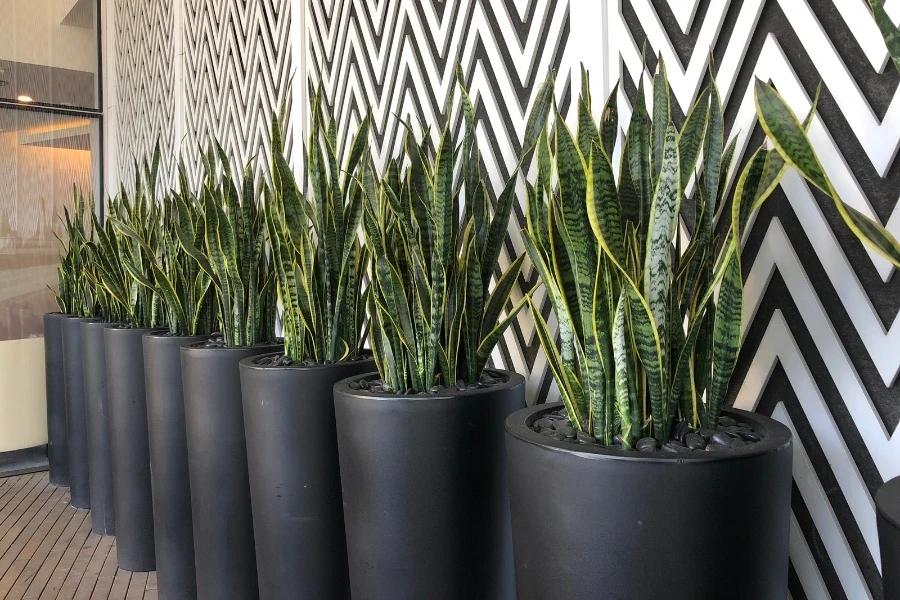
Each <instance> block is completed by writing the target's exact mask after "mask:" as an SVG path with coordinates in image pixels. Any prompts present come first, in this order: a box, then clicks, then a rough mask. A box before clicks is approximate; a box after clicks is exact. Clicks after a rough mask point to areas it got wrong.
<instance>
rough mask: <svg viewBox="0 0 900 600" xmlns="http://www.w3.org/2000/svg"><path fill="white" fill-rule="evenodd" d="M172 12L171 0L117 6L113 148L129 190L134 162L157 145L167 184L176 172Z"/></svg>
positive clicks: (116, 176)
mask: <svg viewBox="0 0 900 600" xmlns="http://www.w3.org/2000/svg"><path fill="white" fill-rule="evenodd" d="M173 17H174V8H173V6H172V3H171V2H168V1H167V0H142V1H135V0H115V28H114V30H113V31H114V32H115V39H113V40H112V43H111V44H109V47H111V48H115V52H116V56H115V58H114V60H113V61H112V62H113V64H115V73H113V74H112V75H111V78H112V79H114V88H115V92H114V93H115V96H116V98H115V100H114V103H115V107H116V108H115V118H116V121H117V123H116V125H117V128H116V132H117V135H116V136H115V147H114V148H107V149H106V151H107V152H110V151H115V152H116V161H115V164H116V165H117V169H116V173H113V174H111V177H110V179H109V181H110V185H109V186H108V188H109V189H111V190H113V191H115V190H117V189H118V182H119V181H121V182H125V184H126V186H127V187H129V188H130V187H131V184H132V182H133V180H134V161H135V160H138V161H140V160H142V159H143V157H145V156H147V155H148V154H149V153H150V152H152V151H153V147H154V144H155V143H156V140H157V139H159V142H160V147H161V148H162V149H163V159H162V161H161V163H162V164H161V167H160V170H161V171H162V173H163V178H164V180H165V181H166V182H167V183H170V182H172V181H173V179H172V177H173V174H174V172H175V166H176V161H175V152H174V148H175V143H176V140H175V127H176V118H175V98H176V93H175V83H176V78H175V69H174V68H173V65H174V63H175V48H174V43H175V34H174V31H175V30H174V22H173Z"/></svg>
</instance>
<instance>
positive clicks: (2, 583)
mask: <svg viewBox="0 0 900 600" xmlns="http://www.w3.org/2000/svg"><path fill="white" fill-rule="evenodd" d="M62 495H63V494H62V489H61V488H56V489H55V490H54V492H53V494H51V496H50V499H49V500H47V503H46V504H45V505H44V509H43V510H44V511H45V512H44V514H43V515H42V514H41V513H37V514H36V515H35V516H34V518H33V519H32V522H31V523H30V524H29V526H28V528H30V527H32V526H33V525H34V524H37V527H35V528H34V530H33V531H32V532H31V534H30V535H28V534H27V533H26V531H23V532H22V534H21V535H20V536H19V540H23V539H24V538H25V536H26V535H28V540H27V542H26V543H25V544H24V545H23V546H22V547H21V549H20V550H19V552H18V553H17V554H16V556H15V558H14V560H13V562H12V564H11V565H10V566H9V569H7V571H6V573H5V574H4V575H3V577H2V578H0V598H6V600H20V599H21V598H22V595H23V594H24V593H25V590H26V589H28V585H29V584H30V583H31V578H32V577H33V576H34V574H35V573H36V572H37V570H38V568H40V566H41V563H42V562H43V561H44V557H45V556H47V553H48V552H50V548H51V547H52V546H53V544H54V543H56V540H57V539H58V538H59V536H60V534H62V532H63V530H64V529H65V528H66V525H67V524H68V521H69V520H71V518H72V515H73V514H74V512H75V509H73V508H71V507H70V505H69V504H65V503H63V502H61V501H60V500H61V498H62ZM66 508H69V511H68V513H67V515H68V518H67V519H64V520H63V519H61V518H60V517H62V515H63V512H64V511H65V509H66ZM48 509H49V510H48ZM38 519H40V521H39V522H38ZM28 528H26V530H27V529H28ZM19 540H16V543H19ZM29 565H30V566H31V567H30V569H29V570H28V572H27V573H26V571H25V569H26V567H28V566H29Z"/></svg>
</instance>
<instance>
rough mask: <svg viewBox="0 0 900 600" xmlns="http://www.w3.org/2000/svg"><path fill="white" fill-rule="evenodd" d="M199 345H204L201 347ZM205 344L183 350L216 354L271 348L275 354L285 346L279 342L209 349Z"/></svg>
mask: <svg viewBox="0 0 900 600" xmlns="http://www.w3.org/2000/svg"><path fill="white" fill-rule="evenodd" d="M190 337H193V336H190ZM204 337H206V336H204ZM198 344H204V345H203V346H200V345H198ZM205 344H206V342H205V341H200V342H194V343H193V344H188V345H187V346H182V347H181V349H182V350H184V351H187V352H200V351H204V350H210V351H214V352H246V351H247V350H254V349H258V348H265V347H266V346H271V347H272V351H273V352H278V350H277V348H280V347H282V346H283V344H280V343H278V342H260V343H259V344H254V345H253V346H216V347H215V348H207V347H206V345H205Z"/></svg>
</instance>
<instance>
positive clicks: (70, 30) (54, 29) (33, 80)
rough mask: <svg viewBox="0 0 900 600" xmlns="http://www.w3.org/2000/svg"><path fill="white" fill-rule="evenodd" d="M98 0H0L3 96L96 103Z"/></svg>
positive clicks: (81, 104) (72, 103) (0, 83)
mask: <svg viewBox="0 0 900 600" xmlns="http://www.w3.org/2000/svg"><path fill="white" fill-rule="evenodd" d="M96 4H97V2H96V0H0V99H7V100H14V101H15V100H17V99H18V98H19V97H20V96H24V97H28V98H31V99H32V101H33V102H36V103H43V104H56V105H62V106H71V107H79V108H98V105H99V103H98V94H97V89H98V88H97V65H98V55H97V18H96ZM26 102H27V101H26Z"/></svg>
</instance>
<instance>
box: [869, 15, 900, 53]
mask: <svg viewBox="0 0 900 600" xmlns="http://www.w3.org/2000/svg"><path fill="white" fill-rule="evenodd" d="M869 7H870V8H871V9H872V14H873V15H874V16H875V23H876V24H877V25H878V29H880V30H881V35H882V37H884V43H885V45H887V48H888V52H889V53H890V55H891V60H893V61H894V66H895V67H896V68H897V70H900V29H897V26H896V25H894V21H892V20H891V17H890V15H888V14H887V11H885V10H884V3H883V2H882V0H869Z"/></svg>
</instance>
